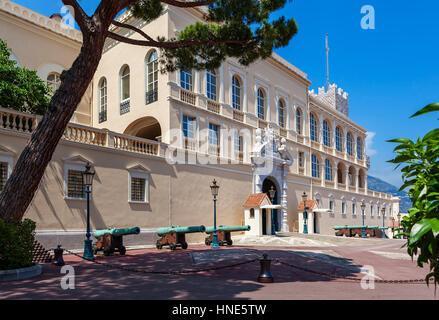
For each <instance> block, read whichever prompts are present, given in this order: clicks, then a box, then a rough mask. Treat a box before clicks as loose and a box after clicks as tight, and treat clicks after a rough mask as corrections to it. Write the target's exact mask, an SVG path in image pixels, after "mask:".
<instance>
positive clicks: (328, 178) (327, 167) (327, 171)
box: [325, 159, 332, 181]
mask: <svg viewBox="0 0 439 320" xmlns="http://www.w3.org/2000/svg"><path fill="white" fill-rule="evenodd" d="M325 180H326V181H332V164H331V161H329V160H328V159H326V160H325Z"/></svg>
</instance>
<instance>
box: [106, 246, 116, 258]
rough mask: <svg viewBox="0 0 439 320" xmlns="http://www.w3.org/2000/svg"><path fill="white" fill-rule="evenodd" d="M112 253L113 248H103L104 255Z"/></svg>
mask: <svg viewBox="0 0 439 320" xmlns="http://www.w3.org/2000/svg"><path fill="white" fill-rule="evenodd" d="M113 253H114V250H113V249H112V248H111V247H105V248H104V256H106V257H108V256H111V255H112V254H113Z"/></svg>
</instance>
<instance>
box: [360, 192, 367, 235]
mask: <svg viewBox="0 0 439 320" xmlns="http://www.w3.org/2000/svg"><path fill="white" fill-rule="evenodd" d="M364 209H366V204H365V203H364V200H363V201H361V211H362V215H363V228H362V231H361V237H362V238H366V229H365V228H364Z"/></svg>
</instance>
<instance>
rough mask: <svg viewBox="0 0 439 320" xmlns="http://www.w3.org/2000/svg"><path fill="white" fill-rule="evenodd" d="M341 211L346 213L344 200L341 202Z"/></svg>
mask: <svg viewBox="0 0 439 320" xmlns="http://www.w3.org/2000/svg"><path fill="white" fill-rule="evenodd" d="M341 213H342V214H346V202H342V203H341Z"/></svg>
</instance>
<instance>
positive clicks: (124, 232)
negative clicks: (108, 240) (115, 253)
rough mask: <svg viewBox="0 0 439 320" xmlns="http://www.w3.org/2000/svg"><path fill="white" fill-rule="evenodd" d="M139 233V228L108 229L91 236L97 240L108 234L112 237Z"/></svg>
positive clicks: (97, 231)
mask: <svg viewBox="0 0 439 320" xmlns="http://www.w3.org/2000/svg"><path fill="white" fill-rule="evenodd" d="M139 233H140V228H139V227H134V228H126V229H115V228H110V229H106V230H96V231H95V232H94V233H93V236H94V237H95V238H96V239H97V238H99V237H102V236H104V235H106V234H110V235H112V236H126V235H128V234H139Z"/></svg>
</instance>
